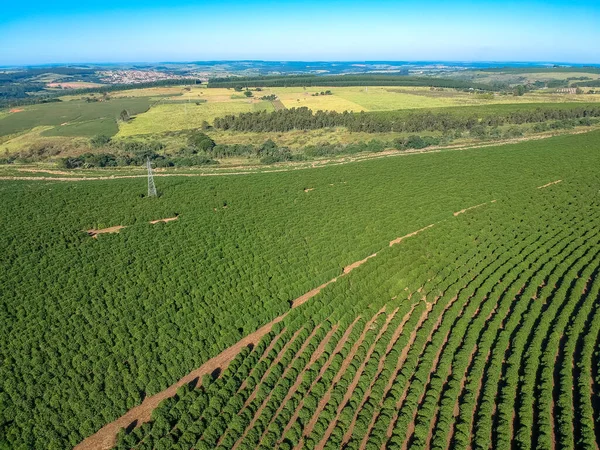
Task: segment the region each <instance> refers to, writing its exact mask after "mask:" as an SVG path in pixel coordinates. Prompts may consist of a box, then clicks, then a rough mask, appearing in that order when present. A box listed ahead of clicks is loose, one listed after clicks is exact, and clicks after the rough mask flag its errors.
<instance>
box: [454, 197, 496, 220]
mask: <svg viewBox="0 0 600 450" xmlns="http://www.w3.org/2000/svg"><path fill="white" fill-rule="evenodd" d="M488 203H496V200H492V201H491V202H485V203H480V204H479V205H475V206H469V207H468V208H465V209H461V210H460V211H456V212H455V213H454V217H456V216H459V215H461V214H464V213H466V212H467V211H471V210H472V209H475V208H481V207H482V206H485V205H487V204H488Z"/></svg>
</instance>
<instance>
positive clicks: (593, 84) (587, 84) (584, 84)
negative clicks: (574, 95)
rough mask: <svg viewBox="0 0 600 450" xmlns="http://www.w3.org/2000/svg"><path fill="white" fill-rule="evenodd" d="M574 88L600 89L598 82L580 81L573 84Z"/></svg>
mask: <svg viewBox="0 0 600 450" xmlns="http://www.w3.org/2000/svg"><path fill="white" fill-rule="evenodd" d="M573 86H574V87H600V80H590V81H582V82H581V83H573Z"/></svg>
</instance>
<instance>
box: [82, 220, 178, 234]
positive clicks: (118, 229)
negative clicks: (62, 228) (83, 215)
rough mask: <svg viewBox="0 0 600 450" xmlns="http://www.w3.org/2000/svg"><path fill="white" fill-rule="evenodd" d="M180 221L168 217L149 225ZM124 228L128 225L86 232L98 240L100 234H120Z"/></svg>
mask: <svg viewBox="0 0 600 450" xmlns="http://www.w3.org/2000/svg"><path fill="white" fill-rule="evenodd" d="M177 219H179V216H175V217H167V218H166V219H157V220H151V221H150V222H148V223H151V224H153V225H154V224H157V223H160V222H165V223H166V222H172V221H174V220H177ZM123 228H127V225H115V226H114V227H108V228H100V229H98V230H96V229H93V228H92V229H90V230H86V232H87V234H89V235H90V236H91V237H93V238H97V237H98V235H99V234H105V233H118V232H119V231H121V230H122V229H123Z"/></svg>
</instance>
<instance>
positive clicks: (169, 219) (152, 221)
mask: <svg viewBox="0 0 600 450" xmlns="http://www.w3.org/2000/svg"><path fill="white" fill-rule="evenodd" d="M177 219H179V216H175V217H167V218H166V219H157V220H151V221H150V223H151V224H152V225H154V224H155V223H159V222H165V223H166V222H172V221H174V220H177Z"/></svg>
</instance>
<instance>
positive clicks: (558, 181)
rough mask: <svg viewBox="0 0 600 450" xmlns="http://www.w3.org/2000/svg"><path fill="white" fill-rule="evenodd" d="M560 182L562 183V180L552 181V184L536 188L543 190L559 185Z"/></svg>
mask: <svg viewBox="0 0 600 450" xmlns="http://www.w3.org/2000/svg"><path fill="white" fill-rule="evenodd" d="M561 181H562V180H556V181H553V182H551V183H548V184H545V185H543V186H538V189H544V188H547V187H548V186H552V185H553V184H558V183H560V182H561Z"/></svg>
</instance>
